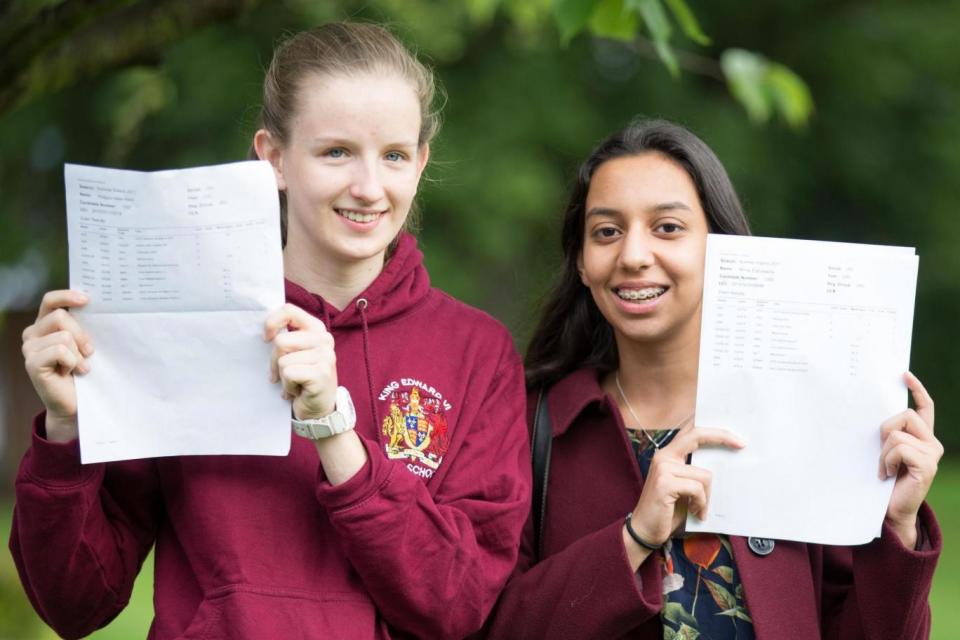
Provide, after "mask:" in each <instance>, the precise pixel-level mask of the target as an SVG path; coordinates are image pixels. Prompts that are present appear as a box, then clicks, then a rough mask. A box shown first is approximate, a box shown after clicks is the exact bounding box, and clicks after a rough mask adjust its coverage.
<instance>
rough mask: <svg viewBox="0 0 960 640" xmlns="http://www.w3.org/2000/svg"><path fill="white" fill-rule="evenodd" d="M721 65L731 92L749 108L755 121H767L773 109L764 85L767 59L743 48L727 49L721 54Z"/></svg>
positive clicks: (744, 106) (750, 114) (751, 117)
mask: <svg viewBox="0 0 960 640" xmlns="http://www.w3.org/2000/svg"><path fill="white" fill-rule="evenodd" d="M720 67H721V68H722V69H723V74H724V76H726V78H727V85H728V86H729V87H730V93H732V94H733V97H734V98H736V99H737V101H739V102H740V104H741V105H743V108H744V109H746V110H747V115H748V116H749V117H750V119H751V120H752V121H753V122H766V121H767V120H769V119H770V113H771V110H772V107H771V104H770V98H769V96H768V95H767V92H766V89H765V87H764V75H765V71H766V60H764V59H763V57H762V56H759V55H757V54H755V53H752V52H750V51H745V50H743V49H727V50H726V51H724V52H723V54H722V55H721V56H720Z"/></svg>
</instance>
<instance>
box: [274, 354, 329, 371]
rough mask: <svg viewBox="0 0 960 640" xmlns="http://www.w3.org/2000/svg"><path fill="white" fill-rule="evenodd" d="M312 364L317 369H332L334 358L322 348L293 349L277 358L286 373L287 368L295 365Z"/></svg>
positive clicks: (278, 363)
mask: <svg viewBox="0 0 960 640" xmlns="http://www.w3.org/2000/svg"><path fill="white" fill-rule="evenodd" d="M300 364H305V365H312V366H314V367H316V368H317V371H322V370H330V369H331V368H332V367H331V365H332V364H333V358H332V357H331V356H330V354H328V353H325V352H324V351H323V350H320V349H306V350H304V351H293V352H291V353H287V354H285V355H283V356H281V357H280V358H278V359H277V365H278V366H279V368H280V370H281V371H282V372H284V375H285V374H286V370H287V369H288V368H289V367H291V366H293V365H300Z"/></svg>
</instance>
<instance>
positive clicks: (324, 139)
mask: <svg viewBox="0 0 960 640" xmlns="http://www.w3.org/2000/svg"><path fill="white" fill-rule="evenodd" d="M310 142H311V144H312V145H314V146H318V147H323V146H328V145H343V146H349V145H350V144H353V142H354V141H353V140H351V139H350V138H341V137H338V136H318V137H316V138H313V139H312V140H311V141H310ZM384 146H385V147H400V148H404V147H418V146H420V142H419V141H417V140H414V141H410V140H398V141H396V142H388V143H387V144H386V145H384Z"/></svg>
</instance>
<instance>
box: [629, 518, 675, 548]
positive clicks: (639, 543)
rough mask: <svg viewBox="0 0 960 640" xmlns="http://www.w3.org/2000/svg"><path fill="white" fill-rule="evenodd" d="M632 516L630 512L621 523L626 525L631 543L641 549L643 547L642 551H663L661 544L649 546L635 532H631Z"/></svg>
mask: <svg viewBox="0 0 960 640" xmlns="http://www.w3.org/2000/svg"><path fill="white" fill-rule="evenodd" d="M632 516H633V512H632V511H631V512H630V513H628V514H627V517H626V519H625V520H624V521H623V523H624V524H625V525H627V533H629V534H630V537H631V538H633V541H634V542H636V543H637V544H638V545H640V546H641V547H643V548H644V549H649V550H650V551H659V550H660V549H663V544H650V543H649V542H647V541H646V540H644V539H643V538H641V537H640V535H639V534H638V533H637V532H636V531H634V530H633V525H632V524H630V518H631V517H632ZM664 544H666V543H664Z"/></svg>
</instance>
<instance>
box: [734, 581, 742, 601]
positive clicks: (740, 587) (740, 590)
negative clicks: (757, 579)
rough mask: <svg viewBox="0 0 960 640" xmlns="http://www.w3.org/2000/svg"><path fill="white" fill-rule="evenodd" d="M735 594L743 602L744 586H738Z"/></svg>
mask: <svg viewBox="0 0 960 640" xmlns="http://www.w3.org/2000/svg"><path fill="white" fill-rule="evenodd" d="M734 593H735V594H736V595H737V600H740V601H741V602H742V601H743V585H742V584H738V585H737V588H736V590H735V591H734Z"/></svg>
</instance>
